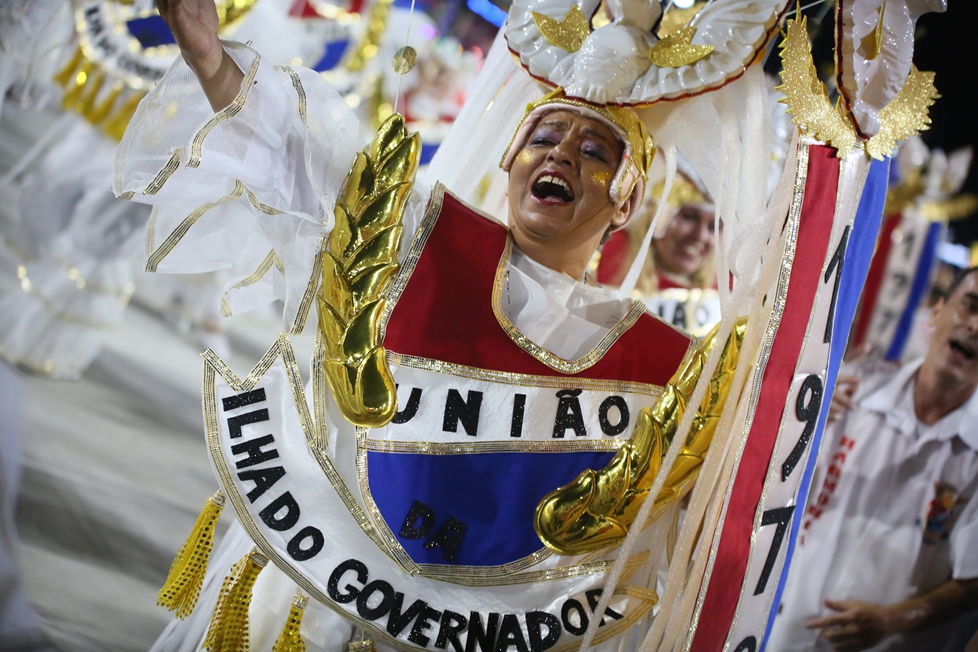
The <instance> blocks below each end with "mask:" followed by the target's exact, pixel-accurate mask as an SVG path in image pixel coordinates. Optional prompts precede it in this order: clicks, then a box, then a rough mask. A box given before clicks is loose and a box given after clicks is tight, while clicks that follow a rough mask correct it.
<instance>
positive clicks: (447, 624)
mask: <svg viewBox="0 0 978 652" xmlns="http://www.w3.org/2000/svg"><path fill="white" fill-rule="evenodd" d="M468 624H469V619H468V618H466V617H465V616H463V615H462V614H460V613H455V612H454V611H449V610H448V609H446V610H445V611H443V612H442V614H441V627H439V628H438V638H436V639H435V647H436V648H439V649H441V650H444V649H445V648H446V647H447V646H448V644H449V643H451V644H452V650H454V652H465V647H464V646H463V645H462V642H461V641H459V640H458V635H459V634H461V633H462V632H463V631H465V628H466V626H467V625H468Z"/></svg>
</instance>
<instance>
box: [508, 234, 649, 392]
mask: <svg viewBox="0 0 978 652" xmlns="http://www.w3.org/2000/svg"><path fill="white" fill-rule="evenodd" d="M512 249H513V238H512V237H511V236H510V237H509V238H507V240H506V246H505V247H504V248H503V254H502V256H500V258H499V265H498V266H497V267H496V280H495V282H494V283H493V288H492V311H493V313H495V315H496V320H497V321H498V322H499V325H500V326H502V328H503V330H504V331H505V332H506V334H507V335H509V338H510V339H511V340H513V342H515V343H516V345H517V346H518V347H520V348H521V349H523V350H524V351H526V352H527V353H529V354H530V355H532V356H533V357H534V358H536V359H537V360H538V361H540V362H542V363H543V364H545V365H547V366H548V367H550V368H551V369H553V370H554V371H559V372H561V373H565V374H579V373H581V372H582V371H584V370H585V369H588V368H590V367H593V366H594V365H595V364H597V363H598V361H600V360H601V358H602V357H603V356H604V354H605V353H607V352H608V349H610V348H611V347H612V345H613V344H614V343H615V342H616V341H618V338H619V337H621V336H622V334H623V333H624V332H625V331H627V330H628V329H629V328H631V327H632V326H633V325H635V322H637V321H638V319H639V317H641V316H642V315H643V314H644V313H645V310H646V309H645V305H644V304H643V303H641V302H640V301H636V302H635V304H634V305H633V306H632V307H631V309H630V310H629V311H628V313H627V314H626V315H625V316H624V317H623V318H622V319H621V321H619V322H618V323H617V324H616V325H615V326H614V327H613V328H612V329H611V330H610V331H608V333H607V335H605V336H604V337H603V338H602V339H601V341H600V342H598V345H597V346H596V347H594V349H593V350H592V351H591V352H590V353H588V354H587V355H585V356H582V357H581V358H578V359H577V360H565V359H564V358H561V357H558V356H556V355H554V354H553V353H551V352H550V351H548V350H546V349H545V348H543V347H542V346H539V345H538V344H536V343H535V342H533V341H532V340H530V338H528V337H527V336H526V335H524V334H523V333H522V332H521V331H520V330H519V329H518V328H516V326H515V325H514V324H513V322H511V321H510V320H509V317H508V316H507V315H506V313H505V312H504V311H503V309H502V298H503V290H504V289H505V287H506V270H507V269H509V259H510V256H511V255H512Z"/></svg>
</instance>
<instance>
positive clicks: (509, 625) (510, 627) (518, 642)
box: [493, 614, 530, 652]
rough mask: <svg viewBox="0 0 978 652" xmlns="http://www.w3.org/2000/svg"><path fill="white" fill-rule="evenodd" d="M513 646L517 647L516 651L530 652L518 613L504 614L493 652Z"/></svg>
mask: <svg viewBox="0 0 978 652" xmlns="http://www.w3.org/2000/svg"><path fill="white" fill-rule="evenodd" d="M511 647H515V648H516V652H530V649H529V648H528V647H527V646H526V638H524V636H523V627H522V626H521V625H520V621H519V618H517V617H516V614H504V615H503V624H502V625H501V626H500V627H499V638H497V639H496V647H495V649H494V650H493V652H507V650H509V648H511Z"/></svg>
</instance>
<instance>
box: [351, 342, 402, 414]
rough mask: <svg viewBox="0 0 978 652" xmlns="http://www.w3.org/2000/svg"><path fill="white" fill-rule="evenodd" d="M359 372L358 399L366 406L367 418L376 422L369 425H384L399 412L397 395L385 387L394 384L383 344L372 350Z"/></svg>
mask: <svg viewBox="0 0 978 652" xmlns="http://www.w3.org/2000/svg"><path fill="white" fill-rule="evenodd" d="M359 372H360V373H359V382H358V383H357V390H358V391H359V394H358V395H357V400H358V401H359V402H360V404H361V405H363V406H364V413H365V416H366V419H365V420H367V421H370V422H371V423H373V424H376V425H375V426H367V427H377V426H383V425H385V424H387V423H388V422H390V420H391V419H393V418H394V414H396V413H397V395H396V394H395V393H393V392H388V391H386V390H385V389H383V388H385V387H387V386H393V385H394V377H393V375H392V374H391V368H390V366H389V365H388V364H387V351H385V350H384V348H383V347H381V346H378V347H376V348H375V349H373V350H372V351H370V353H368V354H367V357H366V359H364V361H363V362H362V363H361V364H360V369H359Z"/></svg>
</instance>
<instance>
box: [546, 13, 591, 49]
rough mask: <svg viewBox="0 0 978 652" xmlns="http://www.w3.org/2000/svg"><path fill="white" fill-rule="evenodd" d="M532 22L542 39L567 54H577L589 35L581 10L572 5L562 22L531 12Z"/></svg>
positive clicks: (589, 28)
mask: <svg viewBox="0 0 978 652" xmlns="http://www.w3.org/2000/svg"><path fill="white" fill-rule="evenodd" d="M533 22H534V23H536V26H537V29H539V30H540V33H541V34H543V37H544V38H545V39H547V40H548V41H550V43H552V44H553V45H556V46H557V47H558V48H560V49H562V50H566V51H567V52H577V51H578V50H580V49H581V46H582V45H584V41H585V39H587V37H588V35H589V34H590V33H591V26H590V25H588V22H587V17H586V16H585V15H584V12H583V11H581V8H580V7H578V6H577V5H574V6H573V7H571V8H570V11H568V12H567V15H566V16H564V19H563V20H560V19H559V18H551V17H550V16H545V15H543V14H541V13H537V12H536V11H534V12H533Z"/></svg>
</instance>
